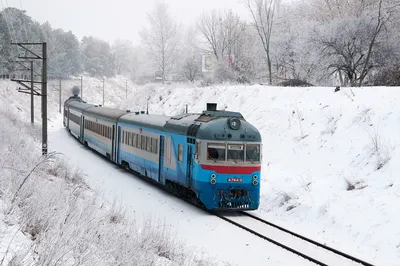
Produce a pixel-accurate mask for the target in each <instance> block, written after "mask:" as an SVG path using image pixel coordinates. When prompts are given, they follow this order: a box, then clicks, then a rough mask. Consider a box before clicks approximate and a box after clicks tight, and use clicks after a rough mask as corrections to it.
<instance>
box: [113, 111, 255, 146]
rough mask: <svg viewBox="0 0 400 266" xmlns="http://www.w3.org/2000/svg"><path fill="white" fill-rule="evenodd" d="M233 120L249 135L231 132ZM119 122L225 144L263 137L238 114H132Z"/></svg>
mask: <svg viewBox="0 0 400 266" xmlns="http://www.w3.org/2000/svg"><path fill="white" fill-rule="evenodd" d="M230 118H237V119H240V121H241V128H242V129H245V132H246V133H244V132H243V130H240V131H235V130H233V131H232V130H229V126H228V120H229V119H230ZM118 121H119V122H121V123H128V124H134V125H137V126H143V127H149V128H152V129H155V130H159V131H165V132H170V133H175V134H180V135H186V136H193V137H197V138H201V139H215V140H222V139H225V138H226V139H230V140H232V141H255V142H261V135H260V133H259V132H258V130H257V129H256V128H255V127H254V126H253V125H251V124H250V123H248V122H247V121H246V120H245V119H244V117H243V116H242V115H241V114H240V113H237V112H229V111H204V112H202V113H200V114H195V113H185V114H181V115H177V116H173V117H171V116H164V115H150V114H140V113H129V114H126V115H123V116H121V117H120V119H119V120H118ZM227 131H229V132H231V134H229V135H230V137H228V133H226V132H227ZM224 132H225V133H226V134H225V135H224Z"/></svg>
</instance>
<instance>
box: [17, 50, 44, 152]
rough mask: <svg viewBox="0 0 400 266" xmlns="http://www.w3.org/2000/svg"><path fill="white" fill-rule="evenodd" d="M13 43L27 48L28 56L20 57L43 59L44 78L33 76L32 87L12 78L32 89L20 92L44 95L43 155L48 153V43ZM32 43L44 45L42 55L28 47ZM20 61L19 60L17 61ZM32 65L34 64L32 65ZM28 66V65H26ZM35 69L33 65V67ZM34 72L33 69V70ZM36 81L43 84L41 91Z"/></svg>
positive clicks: (21, 57) (21, 80)
mask: <svg viewBox="0 0 400 266" xmlns="http://www.w3.org/2000/svg"><path fill="white" fill-rule="evenodd" d="M11 45H17V46H19V47H20V48H22V49H24V50H25V54H28V55H29V56H28V55H27V56H18V58H19V59H31V60H41V61H42V75H41V76H42V80H41V81H34V80H33V77H31V87H29V86H28V85H26V84H25V83H24V82H27V81H26V80H23V79H11V80H12V81H15V82H17V83H18V84H21V85H22V86H24V87H25V88H27V89H28V90H31V92H26V91H25V92H24V91H23V90H20V89H19V90H18V91H19V92H23V93H31V94H32V93H33V94H35V95H39V96H41V97H42V155H47V149H48V146H47V43H45V42H43V43H11ZM30 45H40V46H42V55H41V56H40V55H38V54H37V53H35V52H34V51H32V49H29V48H27V46H30ZM17 62H19V61H17ZM31 66H32V65H31ZM24 67H25V68H26V66H24ZM31 69H33V67H31ZM31 73H32V70H31ZM34 83H39V84H41V85H42V86H41V92H40V93H38V92H37V91H35V89H34V87H33V86H32V84H34Z"/></svg>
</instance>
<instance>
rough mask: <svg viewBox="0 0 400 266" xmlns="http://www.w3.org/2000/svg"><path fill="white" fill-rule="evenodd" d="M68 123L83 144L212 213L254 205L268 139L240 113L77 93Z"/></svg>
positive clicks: (69, 107)
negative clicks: (125, 104) (152, 109)
mask: <svg viewBox="0 0 400 266" xmlns="http://www.w3.org/2000/svg"><path fill="white" fill-rule="evenodd" d="M63 109H64V110H63V125H64V127H65V128H66V129H67V131H68V132H69V133H70V134H71V135H72V136H74V137H75V138H76V139H77V140H78V141H79V142H80V143H81V144H82V145H85V146H87V147H88V148H90V149H92V150H94V151H96V153H98V154H100V155H101V156H104V157H105V158H106V159H107V160H109V161H111V162H112V163H114V164H117V165H119V166H120V167H122V168H124V169H126V170H127V171H130V172H132V173H134V174H135V175H139V176H140V177H143V178H145V179H147V180H148V181H152V182H154V183H157V184H158V185H160V186H161V187H163V188H165V189H166V190H169V191H171V192H172V193H174V194H176V195H178V197H180V198H182V199H185V200H189V201H191V202H194V203H195V204H197V205H198V206H200V207H201V208H205V209H207V210H210V211H229V210H256V209H258V207H259V204H260V183H261V182H260V181H261V180H260V179H261V161H262V154H261V150H262V139H261V135H260V132H259V131H258V130H257V128H256V127H255V126H253V125H252V124H250V123H249V122H247V121H246V120H245V118H244V117H243V116H242V114H241V113H240V112H233V111H226V110H217V103H207V107H206V110H204V111H202V112H201V113H187V112H185V113H183V114H180V115H175V116H165V115H155V114H149V113H148V111H130V110H120V109H113V108H110V107H105V106H101V105H97V104H89V103H87V102H86V101H84V100H83V99H81V98H80V97H79V95H78V94H77V93H73V95H72V96H70V97H69V98H68V99H67V100H66V101H65V102H64V108H63Z"/></svg>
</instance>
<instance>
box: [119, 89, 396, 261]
mask: <svg viewBox="0 0 400 266" xmlns="http://www.w3.org/2000/svg"><path fill="white" fill-rule="evenodd" d="M399 98H400V88H398V87H396V88H388V87H368V88H367V87H366V88H342V89H341V90H340V91H339V92H336V93H334V89H333V88H321V87H312V88H288V87H286V88H282V87H268V86H259V85H254V86H237V85H235V86H229V85H226V86H223V85H220V86H213V87H204V88H196V87H194V86H187V85H181V86H180V85H171V86H162V85H154V84H153V85H147V86H144V87H138V88H137V89H136V91H135V92H134V93H133V96H132V97H129V98H128V99H127V100H126V101H125V102H123V103H121V104H119V105H117V106H118V107H120V108H123V109H125V108H126V109H131V110H138V109H140V110H145V109H146V104H147V101H148V104H149V112H150V113H154V114H165V115H174V114H178V113H182V112H183V111H184V110H185V105H186V104H188V108H189V112H201V111H202V110H204V109H205V107H206V103H207V102H216V103H218V107H219V109H228V110H233V111H240V112H241V113H242V114H243V115H244V117H245V118H246V119H247V120H248V121H250V122H251V123H253V124H254V125H255V126H256V127H257V128H258V129H259V130H260V131H261V134H262V138H263V168H262V183H261V186H262V199H261V207H260V209H259V210H258V211H257V213H258V214H259V215H261V216H263V217H265V218H267V219H269V220H271V221H274V222H277V223H278V224H280V225H282V226H285V227H287V228H290V229H292V230H295V231H297V232H299V233H303V234H305V235H307V236H308V237H311V238H313V239H315V240H318V241H321V242H323V243H326V244H327V245H330V246H333V247H336V248H338V249H340V250H343V251H346V252H349V253H350V254H353V255H355V256H359V257H360V258H363V259H365V260H367V261H368V260H369V261H371V262H375V263H377V264H380V265H396V264H398V262H399V261H400V242H399V239H400V228H399V227H398V224H400V216H399V215H398V212H399V209H400V208H399V203H400V183H399V180H398V175H399V173H400V166H399V164H397V163H396V162H398V161H399V160H400V152H399V148H398V145H399V143H400V135H399V134H398V132H399V131H400V109H399V108H398V102H399V100H400V99H399Z"/></svg>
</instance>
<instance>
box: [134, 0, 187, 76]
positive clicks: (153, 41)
mask: <svg viewBox="0 0 400 266" xmlns="http://www.w3.org/2000/svg"><path fill="white" fill-rule="evenodd" d="M147 19H148V22H149V25H148V27H146V28H144V29H143V30H142V31H141V32H140V36H141V39H142V43H143V45H144V46H145V48H146V49H147V52H148V54H149V56H150V58H151V59H152V62H153V64H154V66H155V67H156V69H157V71H160V73H161V77H162V82H163V83H164V81H165V79H166V74H167V73H169V72H170V71H171V70H172V69H173V67H174V60H175V58H176V53H177V45H178V41H179V35H178V24H177V23H176V22H175V20H174V19H173V18H172V16H171V15H170V13H169V10H168V5H167V4H166V3H164V2H160V3H157V4H156V5H155V7H154V9H153V11H152V12H151V13H150V14H147Z"/></svg>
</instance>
